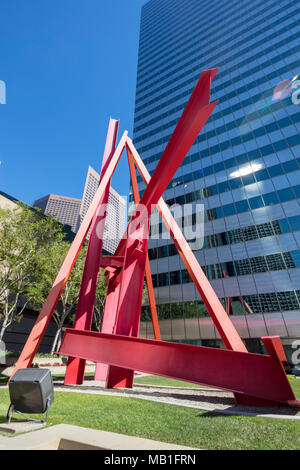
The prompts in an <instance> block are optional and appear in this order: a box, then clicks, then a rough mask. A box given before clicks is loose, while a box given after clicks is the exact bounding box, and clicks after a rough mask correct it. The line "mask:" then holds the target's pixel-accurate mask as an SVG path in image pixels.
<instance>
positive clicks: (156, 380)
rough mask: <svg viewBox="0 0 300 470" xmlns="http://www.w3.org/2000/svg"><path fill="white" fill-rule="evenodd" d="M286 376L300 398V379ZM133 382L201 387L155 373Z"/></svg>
mask: <svg viewBox="0 0 300 470" xmlns="http://www.w3.org/2000/svg"><path fill="white" fill-rule="evenodd" d="M288 378H289V381H290V383H291V386H292V388H293V390H294V393H295V395H296V397H297V398H299V399H300V379H296V378H295V377H294V376H293V375H288ZM134 383H136V384H145V385H163V386H167V385H169V386H171V387H189V388H197V387H201V388H203V385H196V384H192V383H189V382H182V381H180V380H174V379H167V378H166V377H159V376H157V375H146V376H144V377H138V378H136V379H135V380H134ZM205 388H206V387H205Z"/></svg>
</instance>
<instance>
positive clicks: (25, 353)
mask: <svg viewBox="0 0 300 470" xmlns="http://www.w3.org/2000/svg"><path fill="white" fill-rule="evenodd" d="M126 137H127V131H125V132H124V134H123V136H122V138H121V140H120V142H119V145H118V147H117V149H116V151H115V153H114V156H113V158H112V159H111V161H110V163H109V165H108V166H107V169H106V172H105V174H104V176H103V179H102V181H101V183H100V185H99V188H98V190H97V192H96V194H95V196H94V199H93V201H92V203H91V205H90V207H89V209H88V211H87V213H86V216H85V217H84V220H83V221H82V224H81V226H80V228H79V230H78V232H77V234H76V237H75V239H74V241H73V243H72V245H71V247H70V249H69V251H68V254H67V256H66V258H65V260H64V262H63V264H62V266H61V268H60V270H59V273H58V275H57V277H56V279H55V281H54V284H53V286H52V288H51V290H50V292H49V295H48V297H47V299H46V301H45V303H44V306H43V308H42V310H41V312H40V314H39V316H38V318H37V320H36V322H35V324H34V326H33V328H32V330H31V333H30V335H29V337H28V339H27V341H26V343H25V346H24V348H23V350H22V352H21V354H20V357H19V359H18V361H17V363H16V365H15V368H14V370H13V373H12V375H11V377H12V376H13V375H14V373H15V372H16V371H17V370H18V369H21V368H26V367H30V365H31V363H32V361H33V358H34V356H35V353H36V352H37V350H38V347H39V345H40V342H41V341H42V338H43V336H44V334H45V331H46V329H47V326H48V324H49V322H50V320H51V317H52V315H53V312H54V310H55V307H56V305H57V303H58V301H59V299H60V296H61V293H62V291H63V289H64V287H65V285H66V283H67V280H68V278H69V276H70V274H71V271H72V269H73V266H74V264H75V261H76V259H77V256H78V253H79V251H80V250H81V247H82V245H83V242H84V240H85V237H86V235H87V233H88V231H89V228H90V225H91V222H92V218H93V216H94V214H95V212H96V209H97V207H98V205H99V202H101V201H103V197H104V192H105V188H106V186H107V183H108V182H109V180H110V178H111V177H112V175H113V172H114V170H115V168H116V166H117V164H118V161H119V159H120V157H121V155H122V153H123V150H124V148H125V143H126Z"/></svg>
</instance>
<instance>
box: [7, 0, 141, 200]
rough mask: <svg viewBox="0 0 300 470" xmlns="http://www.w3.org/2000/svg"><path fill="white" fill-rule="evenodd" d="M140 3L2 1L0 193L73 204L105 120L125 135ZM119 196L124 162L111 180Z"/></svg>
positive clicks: (97, 156)
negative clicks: (55, 197)
mask: <svg viewBox="0 0 300 470" xmlns="http://www.w3.org/2000/svg"><path fill="white" fill-rule="evenodd" d="M144 3H146V1H145V0H109V1H107V0H85V1H83V0H26V1H24V0H3V1H2V2H1V29H0V44H1V46H0V47H1V49H0V51H1V52H0V80H2V81H4V82H5V84H6V104H5V105H2V104H1V105H0V160H1V165H0V190H1V191H4V192H6V193H8V194H10V195H12V196H14V197H16V198H18V199H20V200H22V201H24V202H26V203H27V204H32V203H33V201H34V200H35V199H38V198H39V197H42V196H44V195H46V194H48V193H54V194H62V195H65V196H71V197H79V198H80V197H81V196H82V192H83V187H84V182H85V177H86V172H87V169H88V165H91V166H93V167H94V168H95V169H96V170H97V171H99V170H100V166H101V159H102V154H103V150H104V144H105V138H106V132H107V126H108V122H109V118H110V117H113V118H115V119H120V127H119V136H118V138H120V137H121V135H122V133H123V131H124V130H125V129H127V130H128V131H129V135H130V136H132V131H133V117H134V100H135V87H136V71H137V55H138V39H139V27H140V25H139V21H140V12H141V6H142V5H143V4H144ZM112 185H113V187H114V188H115V189H116V190H117V191H118V192H119V193H120V194H122V195H127V194H128V188H129V173H128V169H127V159H126V158H125V155H123V158H122V160H121V161H120V163H119V166H118V169H117V171H116V174H115V175H114V177H113V181H112Z"/></svg>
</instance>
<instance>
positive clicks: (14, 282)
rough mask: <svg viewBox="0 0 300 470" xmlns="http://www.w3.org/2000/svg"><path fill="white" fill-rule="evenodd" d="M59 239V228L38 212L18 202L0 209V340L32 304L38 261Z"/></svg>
mask: <svg viewBox="0 0 300 470" xmlns="http://www.w3.org/2000/svg"><path fill="white" fill-rule="evenodd" d="M63 238H64V234H63V232H62V228H61V225H60V224H59V223H58V222H57V221H56V220H53V219H51V218H49V217H45V216H44V215H43V214H42V213H41V211H39V210H36V209H32V208H29V207H28V206H26V205H24V204H21V203H19V204H18V206H17V207H16V208H15V209H9V210H3V209H0V319H1V320H2V328H1V334H0V339H2V337H3V334H4V331H5V329H6V328H7V327H8V326H9V325H11V323H13V322H14V321H20V319H21V317H22V313H23V311H24V309H25V307H26V306H27V304H28V303H29V302H31V303H33V304H34V303H35V302H36V300H37V299H36V298H35V295H34V293H35V291H34V290H33V289H32V286H33V285H35V284H38V283H39V281H40V278H41V274H42V271H41V267H40V264H39V259H40V257H42V256H44V257H45V253H47V251H48V250H49V247H50V246H51V245H52V243H54V242H55V243H58V242H60V241H62V240H63Z"/></svg>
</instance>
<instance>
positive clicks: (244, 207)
mask: <svg viewBox="0 0 300 470" xmlns="http://www.w3.org/2000/svg"><path fill="white" fill-rule="evenodd" d="M299 21H300V11H299V6H298V2H297V0H280V1H279V0H269V1H268V0H267V1H264V2H262V1H261V0H258V1H257V0H250V1H249V0H238V1H236V0H233V1H231V2H229V1H227V0H226V1H224V2H217V1H216V0H209V1H205V0H204V1H201V2H199V1H198V0H150V1H149V2H147V3H146V4H145V5H144V6H143V8H142V16H141V30H140V44H139V58H138V72H137V88H136V104H135V118H134V144H135V146H136V148H137V150H138V151H139V153H140V155H141V157H142V159H143V161H144V163H145V164H146V166H147V168H148V170H149V171H150V173H151V174H152V173H153V171H154V169H155V167H156V165H157V162H158V160H159V158H160V157H161V155H162V152H163V150H164V149H165V147H166V144H167V142H168V140H169V138H170V136H171V134H172V131H173V130H174V128H175V126H176V124H177V121H178V119H179V117H180V115H181V113H182V111H183V109H184V106H185V105H186V103H187V101H188V99H189V97H190V95H191V93H192V90H193V88H194V86H195V85H196V83H197V80H198V78H199V76H200V74H201V72H202V70H205V69H209V68H215V67H219V70H218V73H217V75H216V76H215V78H214V81H213V83H212V90H211V101H215V100H219V103H218V105H217V107H216V108H215V111H214V112H213V114H212V116H211V117H210V118H209V120H208V122H207V124H206V125H205V127H204V129H203V130H202V132H201V134H200V135H199V136H198V138H197V140H196V142H195V144H194V145H193V146H192V148H191V150H190V151H189V153H188V155H187V156H186V158H185V160H184V161H183V163H182V165H181V167H180V169H179V170H178V172H177V173H176V175H175V177H174V179H173V180H172V182H171V184H170V185H169V187H168V189H167V190H166V191H165V194H164V199H165V200H166V202H167V203H169V204H170V205H172V204H174V203H178V204H180V205H183V204H187V203H193V204H194V205H195V204H196V203H202V204H204V211H205V212H204V220H205V227H204V246H203V248H202V249H199V250H197V251H195V254H196V257H197V259H198V260H199V262H200V264H201V266H202V267H203V269H204V271H205V273H206V275H207V276H208V278H209V280H210V281H211V284H212V286H213V287H214V289H215V291H216V293H217V295H218V296H219V298H220V299H221V300H222V302H223V304H224V307H225V308H226V309H227V311H228V314H229V315H232V317H231V318H232V320H233V322H234V324H235V325H236V327H237V329H238V331H239V333H240V335H241V337H242V338H243V339H245V341H246V343H247V344H248V347H249V348H250V350H251V349H252V350H255V351H260V348H261V344H260V342H259V339H258V338H260V337H261V336H263V335H280V336H281V338H282V340H283V343H284V344H285V345H286V347H288V345H290V344H291V343H292V341H293V339H295V338H297V337H299V336H300V250H299V249H300V205H299V198H300V136H299V131H300V112H299V106H298V105H297V104H295V100H293V93H294V89H295V88H296V87H297V85H299V82H298V83H297V74H298V72H299V58H300V44H299ZM297 25H298V26H297ZM138 181H139V189H140V192H141V193H142V192H143V190H144V188H145V186H144V184H143V182H142V179H141V178H140V177H139V178H138ZM132 199H133V198H132V195H131V194H130V201H132ZM191 222H192V224H193V223H194V222H195V217H192V219H191ZM159 230H160V231H161V224H159ZM149 256H150V260H151V270H152V274H153V283H154V287H155V294H156V299H157V304H158V308H159V319H160V327H161V332H162V336H163V338H164V339H170V340H171V339H173V340H179V341H184V342H191V343H193V342H194V343H198V344H201V343H202V344H204V345H213V346H217V345H220V343H221V342H220V337H219V335H218V333H217V331H216V329H215V327H214V326H213V324H212V322H211V320H210V318H209V316H208V313H207V311H206V309H205V307H204V305H203V303H202V301H201V299H200V297H199V295H198V292H197V291H196V289H195V287H194V285H193V283H192V282H191V280H190V278H189V275H188V273H187V271H186V269H185V268H184V265H183V263H182V261H181V259H180V257H179V256H178V255H177V253H176V249H175V247H174V245H173V243H172V241H171V240H165V239H162V238H160V239H159V240H153V239H150V241H149ZM149 318H150V317H149V311H148V308H147V307H144V308H143V310H142V320H143V322H144V323H143V331H146V334H147V335H148V336H152V331H151V322H150V321H146V320H149Z"/></svg>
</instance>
